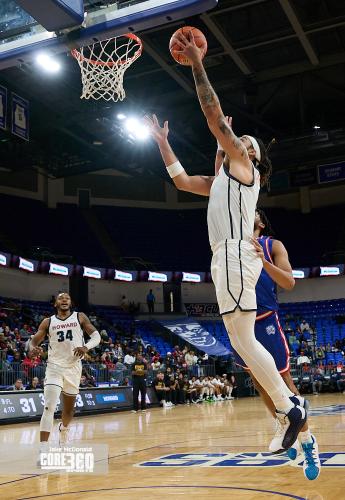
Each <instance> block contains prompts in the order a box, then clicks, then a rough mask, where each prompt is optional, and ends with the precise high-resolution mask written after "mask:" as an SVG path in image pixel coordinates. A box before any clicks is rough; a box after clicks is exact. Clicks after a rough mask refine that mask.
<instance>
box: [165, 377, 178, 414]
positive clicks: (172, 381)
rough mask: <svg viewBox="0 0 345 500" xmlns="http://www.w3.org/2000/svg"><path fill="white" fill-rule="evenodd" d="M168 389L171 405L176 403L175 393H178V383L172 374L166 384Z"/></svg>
mask: <svg viewBox="0 0 345 500" xmlns="http://www.w3.org/2000/svg"><path fill="white" fill-rule="evenodd" d="M166 385H167V386H168V387H169V389H170V401H171V404H172V405H173V406H175V405H176V404H177V403H178V399H177V395H178V383H177V379H176V378H175V375H174V374H171V375H170V376H169V380H168V383H167V384H166Z"/></svg>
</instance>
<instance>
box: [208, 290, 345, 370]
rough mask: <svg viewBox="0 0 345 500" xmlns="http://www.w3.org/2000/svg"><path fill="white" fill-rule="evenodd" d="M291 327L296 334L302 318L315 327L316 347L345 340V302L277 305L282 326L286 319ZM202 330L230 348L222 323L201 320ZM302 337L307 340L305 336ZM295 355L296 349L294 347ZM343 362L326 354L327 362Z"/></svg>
mask: <svg viewBox="0 0 345 500" xmlns="http://www.w3.org/2000/svg"><path fill="white" fill-rule="evenodd" d="M291 317H293V318H294V319H288V321H289V324H290V326H291V328H292V329H293V330H294V331H296V328H297V327H298V326H299V324H300V321H301V320H302V319H305V320H306V321H307V322H308V323H309V325H310V326H312V325H313V326H315V327H316V331H317V346H321V345H326V344H327V343H330V344H331V345H333V344H334V343H335V342H336V341H337V340H341V339H343V338H345V323H341V322H339V320H340V321H341V318H342V317H343V318H344V320H345V299H334V300H324V301H317V302H296V303H285V304H281V305H280V318H281V324H282V326H283V327H284V324H285V321H286V318H291ZM200 323H202V325H203V326H204V328H206V330H208V331H209V332H210V333H211V334H212V335H214V336H215V337H216V338H217V339H218V340H220V341H221V342H222V343H223V344H224V345H225V346H226V347H228V348H231V346H230V342H229V339H228V335H227V333H226V330H225V327H224V325H223V323H222V322H221V321H211V320H202V321H200ZM305 337H306V338H308V337H310V335H309V334H307V333H305ZM293 351H295V352H296V349H295V348H293ZM329 361H333V363H338V362H342V363H343V364H345V356H343V355H342V354H341V352H335V353H326V362H329Z"/></svg>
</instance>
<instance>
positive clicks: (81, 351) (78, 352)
mask: <svg viewBox="0 0 345 500" xmlns="http://www.w3.org/2000/svg"><path fill="white" fill-rule="evenodd" d="M73 352H74V356H76V357H77V358H80V359H82V358H83V357H84V356H85V354H86V353H87V352H88V348H87V347H85V346H84V347H75V349H74V350H73Z"/></svg>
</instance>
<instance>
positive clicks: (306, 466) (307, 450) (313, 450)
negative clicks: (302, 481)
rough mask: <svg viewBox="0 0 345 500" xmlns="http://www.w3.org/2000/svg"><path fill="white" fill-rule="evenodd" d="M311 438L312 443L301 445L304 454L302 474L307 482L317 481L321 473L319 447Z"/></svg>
mask: <svg viewBox="0 0 345 500" xmlns="http://www.w3.org/2000/svg"><path fill="white" fill-rule="evenodd" d="M311 438H312V440H313V442H312V443H302V450H303V453H304V462H303V472H304V476H305V477H306V478H307V479H309V481H313V480H314V479H317V478H318V477H319V475H320V472H321V462H320V458H319V447H318V445H317V441H316V438H315V436H313V434H312V435H311Z"/></svg>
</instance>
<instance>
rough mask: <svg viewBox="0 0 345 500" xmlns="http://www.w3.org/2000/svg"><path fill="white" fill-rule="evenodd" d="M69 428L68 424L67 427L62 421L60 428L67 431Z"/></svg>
mask: <svg viewBox="0 0 345 500" xmlns="http://www.w3.org/2000/svg"><path fill="white" fill-rule="evenodd" d="M68 428H69V427H68V426H67V427H65V426H64V425H63V423H62V422H61V426H60V429H61V430H62V431H66V430H67V429H68Z"/></svg>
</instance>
